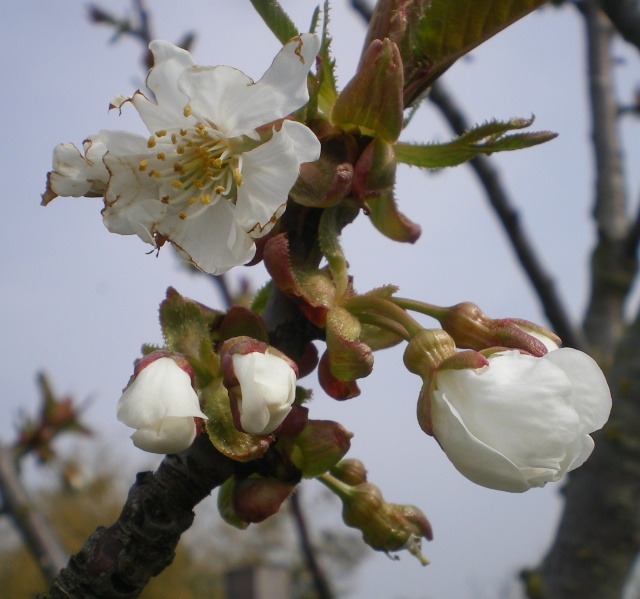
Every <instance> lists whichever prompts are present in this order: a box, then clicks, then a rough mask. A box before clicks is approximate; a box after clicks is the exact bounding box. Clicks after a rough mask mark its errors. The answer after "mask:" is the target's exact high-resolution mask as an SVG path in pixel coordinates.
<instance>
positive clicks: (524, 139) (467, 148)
mask: <svg viewBox="0 0 640 599" xmlns="http://www.w3.org/2000/svg"><path fill="white" fill-rule="evenodd" d="M531 123H533V118H530V119H511V120H509V121H506V122H501V121H490V122H488V123H485V124H483V125H480V126H479V127H475V128H474V129H471V130H470V131H467V132H466V133H463V134H462V135H461V136H460V137H458V138H456V139H454V140H453V141H450V142H449V143H445V144H427V145H419V144H406V143H397V144H396V145H395V150H396V160H397V161H398V162H403V163H404V164H409V165H410V166H419V167H421V168H431V169H436V168H443V167H446V166H456V165H458V164H462V163H463V162H466V161H467V160H471V159H472V158H474V157H475V156H478V155H480V154H487V155H489V154H493V153H494V152H508V151H511V150H521V149H523V148H529V147H531V146H536V145H538V144H541V143H544V142H546V141H549V140H551V139H553V138H554V137H556V136H557V133H552V132H550V131H539V132H535V133H516V134H513V135H504V133H506V132H507V131H512V130H514V129H524V128H525V127H528V126H529V125H531Z"/></svg>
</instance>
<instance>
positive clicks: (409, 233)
mask: <svg viewBox="0 0 640 599" xmlns="http://www.w3.org/2000/svg"><path fill="white" fill-rule="evenodd" d="M367 206H368V207H369V218H370V219H371V223H372V224H373V226H374V227H375V228H376V229H378V231H380V233H382V234H383V235H384V236H385V237H388V238H389V239H392V240H393V241H400V242H403V243H415V242H416V241H417V239H418V238H419V237H420V234H421V233H422V229H421V228H420V225H418V224H416V223H414V222H412V221H411V220H409V219H408V218H407V217H406V216H405V215H404V214H402V213H401V212H400V211H399V210H398V207H397V205H396V200H395V198H394V197H393V191H389V192H387V193H385V194H383V195H382V196H380V197H378V198H374V199H372V200H368V201H367Z"/></svg>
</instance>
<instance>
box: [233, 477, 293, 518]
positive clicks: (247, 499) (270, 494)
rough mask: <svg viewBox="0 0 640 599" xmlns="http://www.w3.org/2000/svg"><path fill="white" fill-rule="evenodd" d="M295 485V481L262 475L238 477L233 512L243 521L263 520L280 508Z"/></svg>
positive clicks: (234, 486)
mask: <svg viewBox="0 0 640 599" xmlns="http://www.w3.org/2000/svg"><path fill="white" fill-rule="evenodd" d="M295 487H296V485H295V483H287V482H283V481H280V480H276V479H273V478H263V477H261V476H250V477H249V478H243V479H240V480H238V479H236V480H235V481H234V485H233V489H232V492H231V505H232V507H233V513H234V514H235V515H236V517H237V518H239V519H240V520H242V521H243V522H262V521H264V520H266V519H267V518H268V517H269V516H273V514H275V513H277V512H278V511H279V510H280V507H281V506H282V504H283V503H284V501H285V500H286V499H288V498H289V496H290V495H291V493H293V490H294V489H295Z"/></svg>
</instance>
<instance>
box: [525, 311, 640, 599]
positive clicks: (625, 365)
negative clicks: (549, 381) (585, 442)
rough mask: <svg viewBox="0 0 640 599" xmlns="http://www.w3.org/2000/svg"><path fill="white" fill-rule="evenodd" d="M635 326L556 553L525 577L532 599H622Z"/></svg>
mask: <svg viewBox="0 0 640 599" xmlns="http://www.w3.org/2000/svg"><path fill="white" fill-rule="evenodd" d="M638 347H640V319H639V320H638V321H636V322H635V323H634V325H633V326H632V327H629V328H628V330H627V331H626V333H625V335H624V337H623V339H622V341H621V343H620V344H619V349H618V351H617V352H616V355H615V359H614V361H613V365H612V367H611V370H610V371H609V372H608V373H607V375H608V376H607V379H608V381H609V384H610V386H611V391H612V395H613V411H612V413H611V417H610V419H609V422H608V424H607V425H606V427H605V428H604V429H603V430H602V431H600V432H599V433H598V434H595V435H593V437H594V440H595V450H594V452H593V454H592V455H591V457H590V458H589V460H587V462H586V463H585V464H584V465H583V466H581V467H580V468H578V469H577V470H574V471H573V472H571V473H570V475H569V482H568V484H567V485H566V487H565V489H564V496H565V507H564V512H563V515H562V519H561V522H560V526H559V528H558V531H557V534H556V538H555V540H554V543H553V546H552V548H551V550H550V551H549V553H548V554H547V556H546V557H545V559H544V561H543V563H542V565H541V566H540V567H539V568H538V570H537V571H536V572H534V573H528V574H527V575H526V576H525V579H526V581H527V583H528V585H527V586H528V590H529V596H530V597H531V598H532V599H533V598H535V599H620V597H621V593H622V588H623V585H624V583H625V581H626V578H627V576H628V574H629V572H630V569H631V566H632V564H633V562H634V559H635V557H636V555H637V554H638V552H639V551H640V410H639V409H638V408H639V405H638V398H639V397H640V352H638Z"/></svg>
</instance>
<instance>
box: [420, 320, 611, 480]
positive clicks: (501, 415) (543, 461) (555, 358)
mask: <svg viewBox="0 0 640 599" xmlns="http://www.w3.org/2000/svg"><path fill="white" fill-rule="evenodd" d="M527 332H529V331H527ZM553 345H555V344H554V343H552V342H551V343H550V344H549V349H551V350H552V351H549V353H547V354H546V355H545V356H543V357H541V358H537V357H534V356H531V355H528V354H522V353H520V352H518V351H504V352H499V353H496V354H493V355H491V356H490V357H489V358H488V360H489V365H488V366H485V367H483V368H478V369H463V370H453V369H451V370H446V369H445V370H442V371H439V372H438V373H437V374H436V380H435V385H434V387H433V389H432V394H431V419H432V426H433V434H434V436H435V437H436V439H437V440H438V442H439V443H440V445H441V446H442V449H443V450H444V451H445V453H446V454H447V457H448V458H449V459H450V460H451V461H452V463H453V465H454V466H455V467H456V468H457V469H458V470H459V471H460V472H461V473H462V474H463V475H464V476H466V477H467V478H468V479H470V480H472V481H473V482H475V483H477V484H479V485H482V486H485V487H489V488H492V489H499V490H503V491H511V492H522V491H526V490H528V489H530V488H532V487H542V486H544V485H545V484H546V483H547V482H551V481H557V480H558V479H560V478H561V477H562V476H563V475H564V474H565V473H566V472H569V471H570V470H573V469H574V468H577V467H578V466H580V465H582V464H583V463H584V462H585V461H586V459H587V458H588V457H589V455H591V452H592V451H593V446H594V443H593V439H592V438H591V437H590V436H589V433H592V432H594V431H596V430H598V429H600V428H602V426H603V425H604V424H605V422H606V421H607V419H608V417H609V412H610V410H611V393H610V391H609V387H608V385H607V382H606V379H605V377H604V375H603V373H602V371H601V370H600V368H599V367H598V365H597V364H596V363H595V361H594V360H593V359H591V358H590V357H589V356H587V355H586V354H584V353H582V352H579V351H577V350H574V349H570V348H563V349H555V350H554V349H553Z"/></svg>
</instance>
